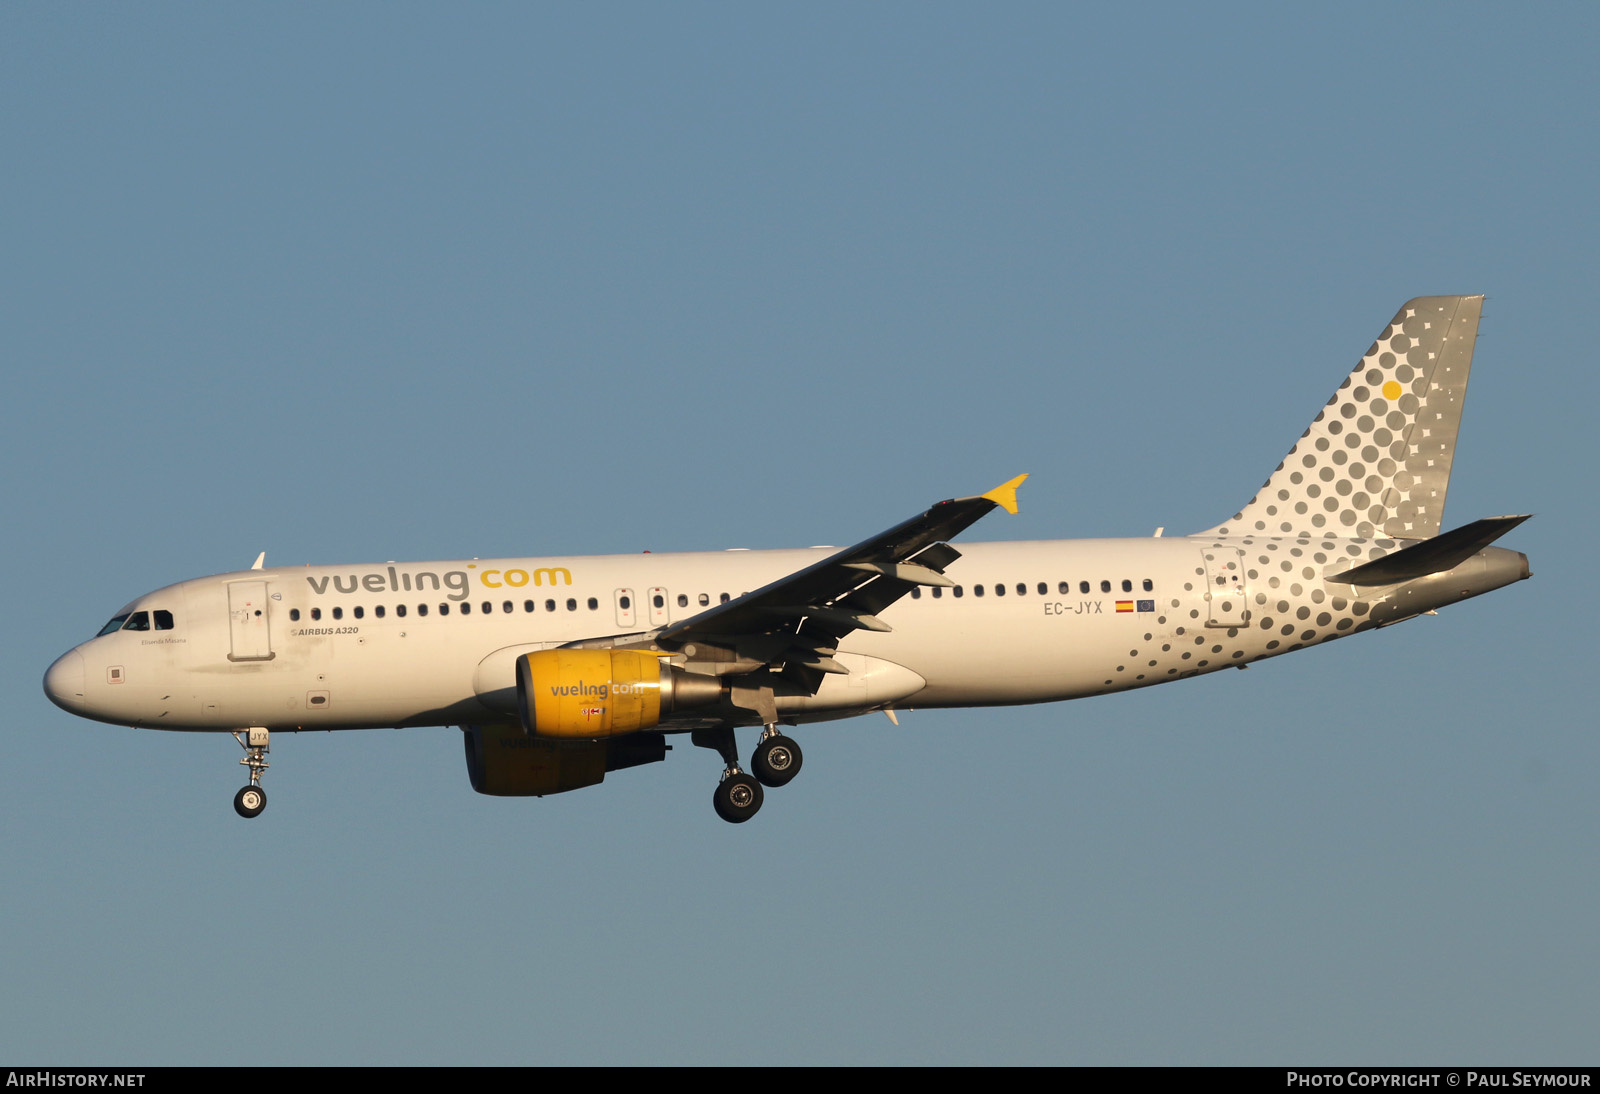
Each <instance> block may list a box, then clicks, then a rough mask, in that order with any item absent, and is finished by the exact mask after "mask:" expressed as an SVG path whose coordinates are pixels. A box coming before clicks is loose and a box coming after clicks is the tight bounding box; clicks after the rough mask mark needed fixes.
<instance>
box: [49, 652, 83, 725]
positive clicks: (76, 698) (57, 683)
mask: <svg viewBox="0 0 1600 1094" xmlns="http://www.w3.org/2000/svg"><path fill="white" fill-rule="evenodd" d="M44 693H45V694H46V695H48V696H49V697H50V701H51V702H52V703H54V704H55V705H56V706H58V707H60V708H61V709H62V710H66V711H71V712H72V713H74V714H76V713H78V711H80V710H82V709H83V654H81V653H79V652H78V651H77V650H69V651H67V652H66V653H64V654H62V655H61V656H60V657H58V658H56V662H55V664H53V665H51V666H50V667H49V668H48V669H46V670H45V673H44Z"/></svg>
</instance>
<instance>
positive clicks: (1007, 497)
mask: <svg viewBox="0 0 1600 1094" xmlns="http://www.w3.org/2000/svg"><path fill="white" fill-rule="evenodd" d="M1027 477H1028V476H1027V475H1026V474H1023V475H1018V476H1017V477H1016V478H1014V479H1012V480H1011V481H1010V482H1003V483H1001V484H1000V485H999V486H997V487H995V488H994V489H993V490H991V491H989V492H988V493H987V494H984V495H983V496H984V497H985V498H987V499H988V500H989V501H992V502H994V503H995V504H996V505H998V506H999V507H1000V508H1002V509H1004V510H1005V511H1006V512H1008V513H1012V514H1015V513H1016V511H1017V487H1019V486H1021V485H1022V480H1023V479H1025V478H1027Z"/></svg>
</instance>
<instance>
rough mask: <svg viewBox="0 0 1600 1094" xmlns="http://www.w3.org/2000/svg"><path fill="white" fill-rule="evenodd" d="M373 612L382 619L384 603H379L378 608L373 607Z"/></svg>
mask: <svg viewBox="0 0 1600 1094" xmlns="http://www.w3.org/2000/svg"><path fill="white" fill-rule="evenodd" d="M372 614H373V615H375V616H377V617H378V618H379V619H382V618H383V605H382V604H379V605H378V606H377V607H376V608H373V609H372Z"/></svg>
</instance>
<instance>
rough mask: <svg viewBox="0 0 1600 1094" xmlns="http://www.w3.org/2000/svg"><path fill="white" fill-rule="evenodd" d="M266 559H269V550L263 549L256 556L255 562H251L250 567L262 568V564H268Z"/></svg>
mask: <svg viewBox="0 0 1600 1094" xmlns="http://www.w3.org/2000/svg"><path fill="white" fill-rule="evenodd" d="M266 561H267V552H265V551H262V552H261V553H260V554H259V555H257V556H256V560H255V562H253V563H251V565H250V568H251V569H252V570H259V569H261V567H262V566H264V565H265V564H266Z"/></svg>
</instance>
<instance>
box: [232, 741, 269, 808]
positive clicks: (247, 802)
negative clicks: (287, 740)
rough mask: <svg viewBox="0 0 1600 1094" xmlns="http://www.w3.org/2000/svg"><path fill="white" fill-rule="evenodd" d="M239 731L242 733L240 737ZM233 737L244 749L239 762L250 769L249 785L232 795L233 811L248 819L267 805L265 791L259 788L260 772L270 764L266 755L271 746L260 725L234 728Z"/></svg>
mask: <svg viewBox="0 0 1600 1094" xmlns="http://www.w3.org/2000/svg"><path fill="white" fill-rule="evenodd" d="M241 732H243V734H244V736H242V737H241V736H240V733H241ZM233 739H234V740H236V741H238V742H239V747H240V748H243V749H244V759H242V760H240V761H239V762H240V763H242V764H244V766H246V767H248V768H249V769H250V785H249V786H246V787H243V788H241V789H240V791H239V792H238V793H237V794H235V795H234V796H233V811H234V812H235V813H237V814H239V815H240V816H241V817H244V818H245V819H246V820H248V819H249V818H251V817H258V816H260V815H261V811H262V810H263V809H265V808H266V807H267V792H266V791H265V790H263V789H261V773H262V772H263V771H265V770H266V769H267V768H268V767H269V766H271V765H270V764H268V763H267V759H266V757H267V753H268V752H271V751H272V747H271V742H270V739H269V737H268V734H267V731H266V729H265V728H264V727H262V726H251V727H250V728H249V729H246V730H243V731H240V730H235V731H234V734H233Z"/></svg>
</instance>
